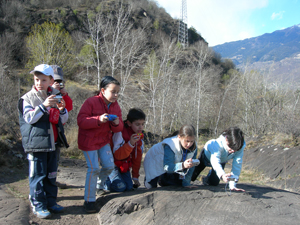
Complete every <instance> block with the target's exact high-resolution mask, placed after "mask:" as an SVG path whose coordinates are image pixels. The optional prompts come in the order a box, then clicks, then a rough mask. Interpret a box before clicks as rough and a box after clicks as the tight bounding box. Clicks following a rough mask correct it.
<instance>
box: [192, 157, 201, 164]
mask: <svg viewBox="0 0 300 225" xmlns="http://www.w3.org/2000/svg"><path fill="white" fill-rule="evenodd" d="M192 163H193V166H198V165H199V164H200V161H199V159H193V160H192Z"/></svg>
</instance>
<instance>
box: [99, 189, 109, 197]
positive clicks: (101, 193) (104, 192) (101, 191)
mask: <svg viewBox="0 0 300 225" xmlns="http://www.w3.org/2000/svg"><path fill="white" fill-rule="evenodd" d="M109 192H110V190H106V189H97V192H96V193H97V195H98V196H101V195H105V194H107V193H109Z"/></svg>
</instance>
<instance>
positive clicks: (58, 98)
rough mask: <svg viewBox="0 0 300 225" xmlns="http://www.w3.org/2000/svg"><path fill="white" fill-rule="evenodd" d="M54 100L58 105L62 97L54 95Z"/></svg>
mask: <svg viewBox="0 0 300 225" xmlns="http://www.w3.org/2000/svg"><path fill="white" fill-rule="evenodd" d="M54 99H57V101H58V103H61V99H62V96H61V95H56V96H55V97H54Z"/></svg>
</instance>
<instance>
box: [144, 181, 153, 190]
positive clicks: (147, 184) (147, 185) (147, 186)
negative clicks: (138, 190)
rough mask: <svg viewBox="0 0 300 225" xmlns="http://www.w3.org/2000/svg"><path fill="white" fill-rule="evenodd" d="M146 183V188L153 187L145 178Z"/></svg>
mask: <svg viewBox="0 0 300 225" xmlns="http://www.w3.org/2000/svg"><path fill="white" fill-rule="evenodd" d="M144 185H145V188H147V189H150V188H152V185H151V184H149V183H148V182H147V181H146V180H145V182H144Z"/></svg>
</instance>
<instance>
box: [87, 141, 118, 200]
mask: <svg viewBox="0 0 300 225" xmlns="http://www.w3.org/2000/svg"><path fill="white" fill-rule="evenodd" d="M83 155H84V157H85V159H86V163H87V167H88V170H87V173H86V179H85V191H84V200H85V201H87V202H95V201H96V187H97V188H98V189H103V187H104V183H105V181H106V179H107V177H108V175H109V174H110V173H111V171H112V170H113V169H114V165H115V164H114V157H113V155H112V152H111V149H110V145H109V144H107V145H105V146H103V147H102V148H100V149H98V150H94V151H83ZM99 160H100V165H101V167H102V168H101V170H100V167H99ZM97 178H98V182H97Z"/></svg>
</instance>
